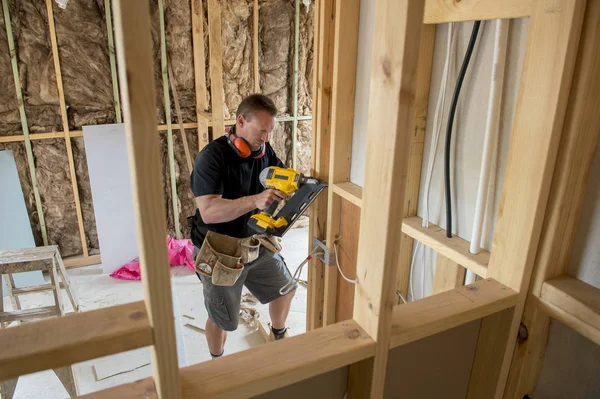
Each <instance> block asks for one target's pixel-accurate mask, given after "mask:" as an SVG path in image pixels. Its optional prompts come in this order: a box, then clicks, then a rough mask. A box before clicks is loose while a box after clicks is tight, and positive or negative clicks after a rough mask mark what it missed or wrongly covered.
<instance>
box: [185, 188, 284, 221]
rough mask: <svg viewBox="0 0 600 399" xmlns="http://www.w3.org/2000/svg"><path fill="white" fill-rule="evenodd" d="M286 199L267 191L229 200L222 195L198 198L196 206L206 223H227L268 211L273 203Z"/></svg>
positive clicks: (276, 193) (280, 194) (277, 193)
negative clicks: (258, 211)
mask: <svg viewBox="0 0 600 399" xmlns="http://www.w3.org/2000/svg"><path fill="white" fill-rule="evenodd" d="M282 199H285V194H283V193H282V192H281V191H279V190H271V189H269V190H265V191H263V192H262V193H260V194H256V195H249V196H246V197H242V198H238V199H234V200H228V199H223V198H221V196H220V195H203V196H201V197H196V205H197V206H198V210H199V211H200V216H201V217H202V220H203V221H204V223H208V224H215V223H225V222H229V221H232V220H234V219H237V218H239V217H240V216H242V215H245V214H246V213H248V212H250V211H253V210H254V209H257V208H258V209H266V208H268V207H269V205H271V203H272V202H273V201H280V200H282Z"/></svg>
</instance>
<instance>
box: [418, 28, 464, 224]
mask: <svg viewBox="0 0 600 399" xmlns="http://www.w3.org/2000/svg"><path fill="white" fill-rule="evenodd" d="M455 47H456V32H455V29H454V23H450V24H449V26H448V41H447V43H446V61H445V62H444V72H443V74H442V81H441V84H440V91H439V93H438V98H437V103H436V105H435V114H434V117H433V129H432V138H431V143H430V146H429V162H428V163H427V175H426V178H425V203H424V212H423V227H429V193H430V190H431V178H432V175H433V169H434V168H435V159H436V156H437V147H438V143H439V141H440V133H441V130H442V118H443V115H444V108H445V105H446V104H445V103H446V91H447V86H448V73H449V70H450V55H451V54H454V53H455V51H453V50H454V48H455Z"/></svg>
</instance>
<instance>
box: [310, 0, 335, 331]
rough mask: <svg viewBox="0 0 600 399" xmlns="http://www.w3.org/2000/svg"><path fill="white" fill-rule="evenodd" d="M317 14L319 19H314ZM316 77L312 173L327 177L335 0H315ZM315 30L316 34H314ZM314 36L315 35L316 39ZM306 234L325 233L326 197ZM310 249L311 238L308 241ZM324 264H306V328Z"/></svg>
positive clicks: (315, 310)
mask: <svg viewBox="0 0 600 399" xmlns="http://www.w3.org/2000/svg"><path fill="white" fill-rule="evenodd" d="M317 18H318V19H317ZM315 19H317V20H316V23H315V26H316V28H315V38H318V43H317V42H315V49H316V51H315V58H314V62H315V64H314V66H315V78H314V80H313V81H314V87H313V93H314V94H313V95H314V99H313V104H316V106H315V111H314V112H315V118H314V119H313V129H312V131H313V135H312V154H313V156H312V161H311V175H312V176H315V177H318V178H320V179H323V180H325V181H329V148H330V142H331V91H332V80H333V38H334V37H335V36H334V28H335V24H334V22H335V0H318V1H317V4H316V8H315ZM317 33H318V35H317ZM315 40H316V39H315ZM309 215H310V217H309V227H308V230H309V236H310V237H315V238H317V239H318V240H320V241H323V240H325V237H326V233H327V197H326V196H324V195H321V196H319V197H318V198H317V199H316V200H315V201H314V202H313V204H312V205H311V207H310V208H309ZM309 244H310V245H309V248H310V250H311V251H312V250H313V245H312V242H310V243H309ZM324 276H325V268H324V266H323V263H321V261H319V260H317V259H315V258H313V259H312V260H311V261H310V262H309V264H308V306H307V314H306V317H307V320H306V329H307V330H308V331H310V330H313V329H315V328H319V327H321V326H323V306H324V294H325V285H324V284H325V279H324Z"/></svg>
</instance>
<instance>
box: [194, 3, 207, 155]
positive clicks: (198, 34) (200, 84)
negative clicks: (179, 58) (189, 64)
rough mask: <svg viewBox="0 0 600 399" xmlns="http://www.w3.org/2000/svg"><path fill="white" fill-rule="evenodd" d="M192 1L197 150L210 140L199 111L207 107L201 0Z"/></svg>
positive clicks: (205, 124)
mask: <svg viewBox="0 0 600 399" xmlns="http://www.w3.org/2000/svg"><path fill="white" fill-rule="evenodd" d="M191 3H192V46H193V51H194V82H195V85H196V120H197V121H198V151H200V150H202V148H204V146H205V145H207V144H208V142H209V141H210V139H209V137H208V121H207V120H206V119H205V118H203V117H202V115H201V113H202V112H205V111H206V110H207V109H208V101H207V99H206V57H205V56H204V10H203V9H202V0H191Z"/></svg>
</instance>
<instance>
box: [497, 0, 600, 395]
mask: <svg viewBox="0 0 600 399" xmlns="http://www.w3.org/2000/svg"><path fill="white" fill-rule="evenodd" d="M598 18H600V3H598V2H595V1H588V4H587V7H586V15H585V19H584V24H583V28H582V33H581V41H580V46H579V54H578V56H577V65H576V66H575V73H574V78H573V87H572V89H571V94H570V96H569V107H568V110H567V116H566V119H565V124H564V129H563V130H564V131H563V137H562V139H561V144H560V151H559V154H558V160H557V162H556V171H555V173H554V177H553V181H552V190H551V192H550V198H549V202H548V211H547V215H546V219H545V221H544V228H543V231H542V238H541V242H540V248H539V254H538V257H537V259H536V264H535V269H534V270H535V271H534V275H533V278H532V282H531V284H530V289H529V294H528V296H527V302H526V304H525V309H524V312H523V318H522V321H521V322H522V323H523V325H524V327H525V328H526V330H527V339H519V341H518V342H517V347H516V349H515V352H514V357H513V360H512V364H511V368H510V374H509V379H508V383H507V386H506V390H505V395H506V396H507V397H519V398H520V397H523V396H525V395H527V394H529V395H530V396H531V395H533V391H534V390H535V386H536V382H537V379H538V375H539V372H540V370H541V366H542V361H543V358H544V353H545V351H546V343H547V339H548V326H549V322H550V320H549V317H548V314H547V312H546V311H547V309H546V311H545V310H544V309H540V308H539V306H538V304H539V299H538V298H539V297H540V295H541V290H542V286H543V284H544V282H545V281H546V280H548V279H551V278H555V277H558V276H559V275H561V274H563V273H564V272H565V271H566V270H567V266H568V263H569V258H570V254H571V247H572V244H573V240H574V239H575V233H576V231H577V227H578V225H579V219H580V214H581V209H582V206H583V201H584V196H585V190H586V187H587V181H588V177H589V172H590V168H591V165H592V162H593V158H594V151H595V149H596V146H597V143H598V136H599V132H600V114H598V112H597V109H598V107H600V58H598V53H597V51H596V44H597V43H598V40H600V26H598V24H597V21H598Z"/></svg>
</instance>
